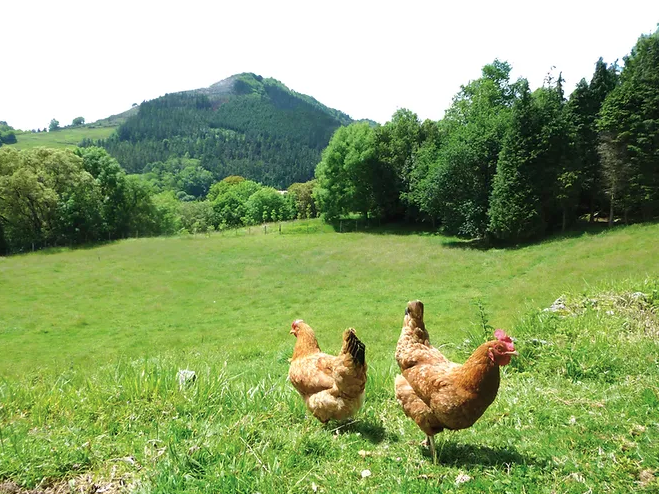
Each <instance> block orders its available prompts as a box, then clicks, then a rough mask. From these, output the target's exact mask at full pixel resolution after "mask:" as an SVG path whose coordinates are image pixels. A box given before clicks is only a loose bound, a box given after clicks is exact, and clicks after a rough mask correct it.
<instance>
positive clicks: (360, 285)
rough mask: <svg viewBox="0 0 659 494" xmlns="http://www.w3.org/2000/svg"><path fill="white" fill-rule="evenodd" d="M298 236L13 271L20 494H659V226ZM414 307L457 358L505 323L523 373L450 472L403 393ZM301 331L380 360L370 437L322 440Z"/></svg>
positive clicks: (454, 448)
mask: <svg viewBox="0 0 659 494" xmlns="http://www.w3.org/2000/svg"><path fill="white" fill-rule="evenodd" d="M283 231H284V233H283V234H278V233H274V234H268V235H263V234H262V233H258V234H257V232H260V230H257V229H253V230H251V231H250V233H248V231H246V230H241V231H236V232H227V233H224V234H219V233H217V234H213V235H211V236H186V237H175V238H151V239H129V240H124V241H120V242H114V243H109V244H106V245H101V246H97V247H92V248H83V249H76V250H69V249H57V250H50V251H43V252H37V253H31V254H25V255H18V256H13V257H9V258H0V352H1V354H2V359H1V360H0V376H1V377H0V379H1V380H0V492H2V484H1V482H2V481H3V480H4V481H6V482H9V481H11V482H15V483H16V484H18V485H21V486H24V487H25V488H35V487H36V486H40V487H41V488H46V487H48V486H51V487H52V488H53V489H57V488H61V486H62V485H65V486H68V487H67V488H71V489H77V491H76V492H81V491H82V492H92V491H93V490H92V486H93V485H95V486H96V488H98V487H99V486H102V487H103V489H106V492H121V491H123V490H130V491H135V492H261V493H271V492H272V493H275V492H276V493H279V492H437V490H438V489H439V490H441V491H442V492H520V493H522V492H524V493H531V492H537V493H551V492H575V493H576V492H579V493H583V492H588V491H589V490H590V492H628V491H630V490H637V491H640V492H643V491H645V492H657V490H658V489H659V483H658V481H657V479H656V477H655V472H656V471H657V470H658V469H659V461H658V460H657V458H656V448H654V447H653V444H656V442H657V440H659V412H658V411H657V410H658V409H659V387H658V385H657V382H659V381H658V377H659V370H658V369H659V365H658V364H659V357H657V355H659V352H658V350H659V344H658V343H657V341H658V338H657V336H658V334H659V333H657V332H656V331H658V330H659V326H657V312H658V311H659V309H657V307H658V306H659V276H658V275H659V255H658V254H659V247H658V246H657V241H656V239H657V238H659V225H656V224H655V225H644V226H640V225H639V226H630V227H619V228H615V229H613V230H611V231H606V230H603V231H598V232H592V233H583V234H575V235H573V236H569V237H563V238H556V239H553V240H548V241H545V242H542V243H539V244H535V245H529V246H524V247H519V248H514V249H488V250H481V249H478V248H474V246H472V245H471V244H469V243H467V242H463V241H460V240H458V239H455V238H448V237H443V236H440V235H435V234H430V233H415V232H407V231H403V230H400V231H394V232H386V233H385V232H382V231H370V232H357V233H354V232H353V233H343V234H340V233H336V232H334V231H333V230H332V229H331V228H329V227H328V226H326V225H323V224H321V223H319V222H317V221H312V222H310V223H306V222H300V223H297V225H296V226H291V227H290V228H289V227H288V226H286V227H285V228H284V230H283ZM639 292H640V293H642V294H643V295H642V296H641V295H638V293H639ZM634 293H636V294H637V295H634V296H633V295H632V294H634ZM559 296H563V300H564V301H565V308H564V309H562V310H561V311H559V312H547V311H543V310H542V309H544V308H546V307H548V306H550V305H551V304H552V302H554V300H555V299H557V298H558V297H559ZM417 298H418V299H421V300H422V301H423V302H424V304H425V306H426V324H427V327H428V329H429V331H430V334H431V338H432V341H433V343H434V344H435V345H437V346H440V347H441V349H442V351H443V352H445V353H446V354H447V355H448V356H449V357H451V358H454V359H455V360H458V361H462V360H464V359H465V358H466V356H468V355H469V353H470V351H471V350H472V349H473V348H474V346H476V345H477V343H478V342H479V338H481V337H482V335H483V333H484V332H491V330H492V328H493V327H503V328H505V329H506V330H507V332H508V333H509V334H511V335H512V336H513V337H515V338H516V346H517V348H518V350H519V351H520V354H521V355H520V357H519V358H518V359H516V361H515V362H514V363H513V364H512V365H511V366H509V367H507V368H505V369H504V372H503V375H502V387H501V389H500V391H499V396H498V398H497V400H496V401H495V403H494V404H493V405H492V406H491V407H490V408H489V409H488V411H487V412H486V413H485V415H484V416H483V417H482V418H481V419H480V420H479V421H478V422H477V423H476V425H475V426H474V427H472V428H470V429H467V430H465V431H460V432H455V433H447V434H444V435H441V434H440V436H438V437H437V443H438V447H440V448H441V453H440V462H439V464H438V465H433V464H432V461H431V459H430V458H429V457H428V454H427V451H426V450H425V449H424V448H422V447H421V446H420V445H419V443H420V441H421V440H422V439H423V437H424V436H423V434H422V433H421V432H420V431H419V430H418V428H417V427H416V425H415V424H414V423H413V422H412V421H410V420H409V419H407V418H406V417H405V416H404V415H403V413H402V411H401V409H400V408H399V406H398V404H397V403H396V401H395V399H394V396H393V380H394V377H395V375H396V372H397V366H396V363H395V361H394V359H393V351H394V349H395V345H396V341H397V339H398V336H399V333H400V327H401V324H402V319H403V312H404V309H405V304H406V302H407V301H408V300H410V299H417ZM297 318H302V319H304V320H305V321H307V322H308V323H309V324H310V325H311V326H312V327H314V329H315V330H316V333H317V336H318V339H319V343H320V345H321V348H323V350H325V351H328V352H331V353H335V352H337V351H338V349H339V348H340V343H341V341H340V339H341V332H342V330H343V329H344V328H346V327H349V326H352V327H354V328H356V330H357V334H358V335H359V337H360V338H361V339H362V341H364V342H365V343H366V346H367V362H368V364H369V381H368V383H367V399H366V403H365V405H364V407H363V409H362V410H361V411H360V413H359V414H358V416H357V417H356V418H355V420H353V421H350V422H348V423H331V424H329V425H326V426H324V425H322V424H320V423H319V422H317V421H316V420H315V419H313V418H311V417H310V416H309V415H308V414H307V413H306V411H305V408H304V406H303V403H302V400H301V399H300V397H299V396H298V395H297V393H296V392H295V391H294V390H293V389H292V387H291V386H290V384H289V383H287V382H286V374H287V370H288V359H289V358H290V355H291V353H292V349H293V345H294V338H293V337H292V336H290V335H289V334H288V330H289V328H290V324H291V321H292V320H294V319H297ZM183 368H187V369H192V370H194V371H195V372H196V373H197V376H198V379H197V381H196V382H195V383H193V384H191V385H189V386H187V387H184V388H183V389H179V385H178V383H177V379H176V373H177V371H178V370H179V369H183ZM7 485H9V484H7ZM11 485H12V486H13V485H14V484H11ZM12 488H13V487H12ZM85 489H87V490H85ZM62 492H65V491H62Z"/></svg>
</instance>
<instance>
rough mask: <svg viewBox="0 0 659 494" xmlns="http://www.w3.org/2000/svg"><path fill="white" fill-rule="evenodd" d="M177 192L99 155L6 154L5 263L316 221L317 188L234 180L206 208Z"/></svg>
mask: <svg viewBox="0 0 659 494" xmlns="http://www.w3.org/2000/svg"><path fill="white" fill-rule="evenodd" d="M188 164H189V163H188ZM178 175H181V176H182V175H183V174H182V173H179V174H178ZM180 180H185V178H180ZM177 187H178V183H175V184H174V185H171V184H170V185H167V184H166V183H165V184H164V185H162V184H161V186H158V185H157V184H156V183H154V182H153V181H152V180H149V179H148V178H147V177H145V176H140V175H128V174H126V172H125V171H124V170H123V169H122V167H121V166H120V165H119V163H118V162H117V160H116V159H114V158H113V157H112V156H110V155H109V154H108V153H107V151H106V150H105V149H102V148H98V147H88V148H76V149H74V150H68V149H67V150H61V149H48V148H35V149H26V150H20V151H19V150H16V149H14V148H13V147H8V146H5V147H3V148H2V149H0V255H5V254H9V253H18V252H26V251H29V250H35V249H41V248H44V247H49V246H58V245H77V244H83V243H89V242H97V241H104V240H114V239H119V238H127V237H135V236H150V235H171V234H175V233H186V232H189V233H198V232H207V231H212V230H222V229H225V228H231V227H236V226H242V225H253V224H259V223H262V222H271V221H282V220H289V219H293V218H303V217H312V216H313V217H315V215H316V214H317V212H316V210H315V208H314V207H313V203H312V200H311V190H312V188H313V182H309V183H306V184H301V183H300V184H293V185H291V186H290V187H289V190H288V191H287V193H282V191H277V190H275V189H273V188H272V187H266V186H263V185H261V184H258V183H256V182H253V181H250V180H246V179H244V178H243V177H238V176H231V177H226V178H225V179H224V180H222V181H221V182H216V183H213V184H211V186H210V187H209V188H208V191H207V193H204V195H205V196H206V197H205V199H204V200H188V201H182V200H180V197H179V198H177V195H176V190H177Z"/></svg>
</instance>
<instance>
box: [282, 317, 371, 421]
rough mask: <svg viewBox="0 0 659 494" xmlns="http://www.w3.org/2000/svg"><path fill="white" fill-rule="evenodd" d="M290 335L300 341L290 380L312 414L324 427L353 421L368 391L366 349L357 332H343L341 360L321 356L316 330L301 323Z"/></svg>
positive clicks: (293, 327) (298, 321)
mask: <svg viewBox="0 0 659 494" xmlns="http://www.w3.org/2000/svg"><path fill="white" fill-rule="evenodd" d="M290 332H291V334H293V335H295V337H296V338H297V341H296V342H295V349H294V350H293V358H292V359H291V367H290V369H289V371H288V377H289V379H290V381H291V383H292V384H293V386H294V387H295V389H297V390H298V392H299V393H300V394H301V395H302V398H304V402H305V403H306V405H307V408H308V409H309V411H310V412H311V413H312V414H313V415H314V417H316V418H317V419H318V420H320V421H321V422H323V423H325V422H327V421H328V420H331V419H334V420H343V419H346V418H349V417H352V416H353V415H354V414H355V413H357V411H358V410H359V409H360V408H361V406H362V404H363V403H364V390H365V387H366V361H365V347H364V344H363V343H362V342H361V341H359V339H358V338H357V335H356V334H355V330H354V329H352V328H350V329H346V330H345V331H344V333H343V347H342V348H341V353H339V355H338V356H334V355H328V354H326V353H322V352H321V351H320V347H319V346H318V341H317V340H316V335H315V334H314V332H313V329H311V327H310V326H309V325H308V324H306V323H305V322H304V321H302V320H301V319H298V320H296V321H293V324H292V325H291V331H290Z"/></svg>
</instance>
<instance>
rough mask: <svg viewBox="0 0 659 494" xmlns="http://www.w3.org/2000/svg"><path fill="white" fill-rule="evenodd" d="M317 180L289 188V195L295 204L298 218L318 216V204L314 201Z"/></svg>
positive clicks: (295, 184) (292, 185) (296, 184)
mask: <svg viewBox="0 0 659 494" xmlns="http://www.w3.org/2000/svg"><path fill="white" fill-rule="evenodd" d="M316 183H317V182H316V180H309V181H308V182H305V183H294V184H291V186H290V187H289V188H288V194H289V195H290V196H291V197H292V198H293V201H294V203H295V211H296V217H298V218H314V217H315V216H316V203H315V201H314V199H313V189H314V187H315V186H316Z"/></svg>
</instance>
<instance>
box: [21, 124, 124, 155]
mask: <svg viewBox="0 0 659 494" xmlns="http://www.w3.org/2000/svg"><path fill="white" fill-rule="evenodd" d="M115 129H116V127H93V128H92V127H87V126H85V127H75V128H68V129H62V130H57V131H55V132H38V133H25V134H19V135H18V136H17V137H16V139H17V140H18V142H17V143H16V144H11V146H12V147H14V148H16V149H32V148H35V147H39V146H44V147H48V148H57V149H59V148H68V147H75V146H77V145H78V144H79V143H80V141H82V140H83V139H84V138H88V139H106V138H108V137H110V135H111V134H112V133H113V132H114V131H115Z"/></svg>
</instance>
